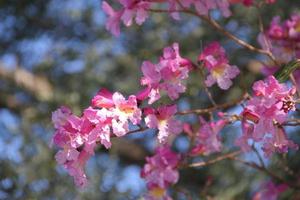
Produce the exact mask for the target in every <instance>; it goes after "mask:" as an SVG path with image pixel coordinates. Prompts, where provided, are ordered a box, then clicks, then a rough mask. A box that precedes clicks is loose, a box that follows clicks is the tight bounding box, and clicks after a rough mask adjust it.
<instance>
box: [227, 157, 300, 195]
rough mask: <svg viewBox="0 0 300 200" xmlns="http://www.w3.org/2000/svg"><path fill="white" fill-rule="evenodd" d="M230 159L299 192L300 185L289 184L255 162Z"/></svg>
mask: <svg viewBox="0 0 300 200" xmlns="http://www.w3.org/2000/svg"><path fill="white" fill-rule="evenodd" d="M228 159H231V160H235V161H238V162H240V163H242V164H244V165H246V166H249V167H251V168H254V169H257V170H259V171H261V172H264V173H266V174H267V175H269V176H270V177H272V178H273V179H276V180H277V181H279V182H281V183H285V184H287V185H288V186H289V187H291V188H294V189H297V190H299V189H300V187H299V186H298V185H295V184H293V183H291V182H288V181H286V180H284V179H283V178H282V177H280V176H278V175H277V174H275V173H273V172H271V171H269V170H268V169H267V168H265V167H263V166H259V165H258V164H256V163H253V162H248V161H245V160H242V159H240V158H237V157H229V158H228Z"/></svg>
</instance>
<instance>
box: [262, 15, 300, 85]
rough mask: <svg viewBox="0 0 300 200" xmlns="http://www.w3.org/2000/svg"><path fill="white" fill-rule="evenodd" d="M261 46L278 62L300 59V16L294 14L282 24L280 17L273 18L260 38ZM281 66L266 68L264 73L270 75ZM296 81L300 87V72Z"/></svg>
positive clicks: (295, 74) (296, 76)
mask: <svg viewBox="0 0 300 200" xmlns="http://www.w3.org/2000/svg"><path fill="white" fill-rule="evenodd" d="M258 41H259V43H260V44H261V46H262V47H263V48H264V49H266V50H270V51H271V52H272V53H273V55H274V56H275V57H276V60H277V62H279V63H282V64H286V63H288V62H290V61H292V60H293V59H299V58H300V15H299V14H293V15H292V16H291V17H290V19H288V20H285V21H284V22H282V23H281V21H280V17H279V16H276V17H274V18H273V20H272V22H271V24H270V26H269V28H268V29H267V30H266V31H265V32H264V33H261V34H260V35H259V36H258ZM278 68H279V66H265V68H264V71H263V73H264V74H267V75H270V74H273V73H274V72H276V70H278ZM294 76H295V80H296V81H297V85H298V87H300V70H296V71H295V72H294Z"/></svg>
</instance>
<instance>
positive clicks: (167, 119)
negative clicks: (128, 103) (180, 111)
mask: <svg viewBox="0 0 300 200" xmlns="http://www.w3.org/2000/svg"><path fill="white" fill-rule="evenodd" d="M176 112H177V108H176V105H172V106H161V107H159V108H158V109H156V110H155V109H153V108H147V109H145V111H144V113H145V115H146V117H145V122H146V125H147V127H149V128H157V129H158V141H159V142H160V143H164V142H165V140H166V138H167V137H168V136H169V135H172V134H175V135H176V134H179V133H180V132H181V131H182V124H181V122H180V121H178V120H176V119H175V118H174V115H175V113H176Z"/></svg>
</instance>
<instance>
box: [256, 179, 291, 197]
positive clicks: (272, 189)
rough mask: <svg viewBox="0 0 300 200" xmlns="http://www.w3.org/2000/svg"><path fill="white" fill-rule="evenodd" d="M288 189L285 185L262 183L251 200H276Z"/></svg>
mask: <svg viewBox="0 0 300 200" xmlns="http://www.w3.org/2000/svg"><path fill="white" fill-rule="evenodd" d="M287 189H288V186H287V185H286V184H280V185H275V184H274V183H273V182H272V181H269V182H266V183H263V184H262V185H261V187H260V190H259V191H258V192H257V193H255V195H254V197H253V198H252V200H277V199H278V197H279V195H280V194H282V193H283V192H285V191H286V190H287Z"/></svg>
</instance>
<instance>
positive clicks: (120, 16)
mask: <svg viewBox="0 0 300 200" xmlns="http://www.w3.org/2000/svg"><path fill="white" fill-rule="evenodd" d="M119 3H121V5H122V8H121V9H120V10H118V11H115V10H114V9H113V8H112V7H111V6H110V5H109V4H108V3H107V2H106V1H103V3H102V9H103V11H104V12H105V13H106V14H107V15H108V16H109V18H108V20H107V22H106V29H107V30H109V31H111V33H112V34H114V35H115V36H119V35H120V22H121V21H123V23H124V24H125V26H131V24H132V21H133V19H134V17H135V21H136V23H137V24H139V25H141V24H142V23H144V21H145V20H146V18H147V17H148V11H147V10H148V9H149V8H150V6H151V2H150V1H141V0H138V1H136V0H119Z"/></svg>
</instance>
